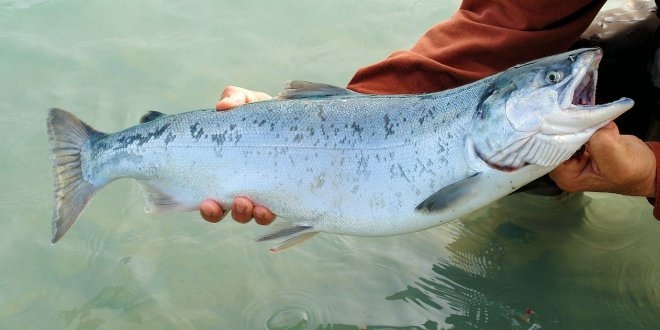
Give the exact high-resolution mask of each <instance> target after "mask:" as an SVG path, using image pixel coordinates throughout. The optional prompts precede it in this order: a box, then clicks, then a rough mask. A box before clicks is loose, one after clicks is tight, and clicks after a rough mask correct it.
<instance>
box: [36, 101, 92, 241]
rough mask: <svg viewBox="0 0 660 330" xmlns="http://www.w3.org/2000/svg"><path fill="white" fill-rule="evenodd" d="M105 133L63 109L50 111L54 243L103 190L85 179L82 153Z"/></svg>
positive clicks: (49, 134) (49, 132)
mask: <svg viewBox="0 0 660 330" xmlns="http://www.w3.org/2000/svg"><path fill="white" fill-rule="evenodd" d="M102 134H103V133H100V132H98V131H96V130H95V129H93V128H91V127H90V126H88V125H87V124H85V123H83V122H82V121H81V120H80V119H78V118H76V116H74V115H73V114H71V113H69V112H66V111H64V110H60V109H50V110H49V112H48V140H49V142H50V148H51V158H52V160H53V174H54V176H55V208H54V211H53V239H52V243H53V244H55V242H57V241H58V240H59V239H60V238H62V236H64V234H65V233H66V232H67V231H68V230H69V228H71V226H72V225H73V223H74V222H76V220H77V219H78V217H79V216H80V213H81V212H82V211H83V209H84V208H85V205H87V203H88V202H89V200H90V199H91V198H92V196H94V194H95V193H96V192H97V191H98V189H100V187H96V186H94V185H93V184H92V183H90V182H88V181H86V180H85V178H84V177H83V173H82V162H83V160H82V159H81V154H82V153H83V152H84V147H85V146H86V145H87V143H88V142H90V140H91V139H92V137H94V136H96V135H102Z"/></svg>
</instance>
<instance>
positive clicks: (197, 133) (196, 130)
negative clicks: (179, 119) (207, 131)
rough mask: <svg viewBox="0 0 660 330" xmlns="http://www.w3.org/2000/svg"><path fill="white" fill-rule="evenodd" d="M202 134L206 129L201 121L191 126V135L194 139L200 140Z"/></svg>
mask: <svg viewBox="0 0 660 330" xmlns="http://www.w3.org/2000/svg"><path fill="white" fill-rule="evenodd" d="M202 134H204V129H203V128H202V127H201V125H200V124H199V123H195V124H194V125H192V126H190V136H191V137H192V138H193V139H195V140H197V141H199V139H200V138H201V137H202Z"/></svg>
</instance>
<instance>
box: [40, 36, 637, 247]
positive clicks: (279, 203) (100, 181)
mask: <svg viewBox="0 0 660 330" xmlns="http://www.w3.org/2000/svg"><path fill="white" fill-rule="evenodd" d="M601 57H602V53H601V51H600V50H599V49H579V50H575V51H571V52H567V53H563V54H559V55H554V56H550V57H546V58H542V59H539V60H536V61H532V62H529V63H526V64H522V65H518V66H515V67H513V68H510V69H508V70H505V71H502V72H500V73H497V74H495V75H492V76H489V77H486V78H484V79H482V80H479V81H476V82H474V83H472V84H469V85H465V86H463V87H459V88H455V89H451V90H446V91H442V92H437V93H430V94H422V95H386V96H384V95H365V94H359V93H355V92H352V91H349V90H347V89H344V88H341V87H335V86H330V85H325V84H318V83H310V82H302V81H293V82H290V83H288V85H287V87H286V89H285V90H284V92H282V93H281V94H280V95H279V96H278V97H277V98H276V99H273V100H270V101H263V102H255V103H251V104H246V105H243V106H240V107H237V108H236V109H234V110H231V111H223V112H216V111H214V110H213V109H210V110H199V111H191V112H185V113H181V114H175V115H165V114H162V113H157V112H151V113H149V114H148V115H145V117H143V119H142V122H141V123H140V124H139V125H136V126H133V127H130V128H127V129H125V130H122V131H119V132H116V133H103V132H100V131H97V130H95V129H94V128H92V127H90V126H89V125H87V124H85V123H84V122H82V121H81V120H80V119H78V118H76V117H75V116H74V115H73V114H71V113H69V112H66V111H63V110H59V109H51V110H50V112H49V114H48V120H47V126H48V136H49V140H50V145H51V151H52V159H53V172H54V177H55V203H54V204H55V205H54V215H53V221H52V224H53V239H52V242H53V243H55V242H57V241H58V240H59V239H60V238H61V237H62V235H64V234H65V233H66V232H67V231H68V230H69V229H70V227H71V226H72V225H73V223H74V222H75V221H76V219H78V217H79V216H80V214H81V212H82V211H83V209H84V208H85V206H86V205H87V204H88V202H89V201H90V199H91V198H92V197H93V196H94V194H95V193H96V192H97V191H99V190H100V189H101V188H103V187H104V186H105V185H107V184H108V183H110V182H112V181H114V180H116V179H119V178H133V179H135V180H137V181H138V182H139V183H140V184H141V185H142V186H143V187H144V190H145V193H146V197H147V198H146V199H147V204H148V208H147V209H148V210H149V211H152V212H162V211H190V210H196V209H198V206H199V204H200V202H201V201H202V200H205V199H212V200H215V201H218V202H220V203H221V205H222V206H223V207H224V208H225V209H230V206H231V203H232V201H233V200H234V199H235V198H236V197H239V196H244V197H248V198H249V199H251V200H252V201H253V202H254V203H255V204H258V205H263V206H266V207H268V208H269V209H270V210H272V211H273V213H275V214H276V215H277V217H278V220H277V222H282V223H284V225H283V226H272V227H271V228H274V230H272V232H269V233H267V234H265V235H263V236H261V237H259V238H258V240H259V241H264V240H276V242H278V243H276V245H275V246H274V247H273V251H279V250H281V249H284V248H287V247H289V246H292V245H294V244H296V243H299V242H301V241H303V240H304V239H307V238H309V237H311V236H312V235H314V234H316V233H319V232H325V233H332V234H344V235H358V236H387V235H396V234H404V233H410V232H414V231H419V230H423V229H426V228H430V227H434V226H437V225H439V224H442V223H445V222H447V221H450V220H454V219H457V218H460V217H462V216H465V215H467V214H469V213H471V212H474V211H475V210H478V209H480V208H482V207H484V206H486V205H488V204H490V203H492V202H494V201H497V200H498V199H500V198H502V197H504V196H506V195H508V194H510V193H511V192H513V191H515V190H516V189H518V188H520V187H521V186H523V185H525V184H527V183H529V182H531V181H532V180H534V179H536V178H538V177H540V176H542V175H544V174H546V173H548V172H550V171H551V170H552V169H554V168H555V167H556V166H558V165H559V164H560V163H562V162H563V161H565V160H566V159H568V158H569V157H570V156H571V155H572V154H573V153H574V152H575V151H576V150H578V149H579V148H580V147H581V146H582V145H583V144H584V143H585V142H586V141H588V139H589V138H590V137H591V135H592V134H593V133H594V132H595V131H596V130H598V129H599V128H600V127H602V126H604V125H606V124H607V123H609V122H610V121H611V120H613V119H614V118H616V117H617V116H619V115H620V114H622V113H623V112H625V111H626V110H628V109H629V108H631V107H632V105H633V101H632V100H630V99H628V98H622V99H620V100H617V101H614V102H612V103H608V104H602V105H595V104H594V103H595V91H596V80H597V68H598V63H599V61H600V59H601Z"/></svg>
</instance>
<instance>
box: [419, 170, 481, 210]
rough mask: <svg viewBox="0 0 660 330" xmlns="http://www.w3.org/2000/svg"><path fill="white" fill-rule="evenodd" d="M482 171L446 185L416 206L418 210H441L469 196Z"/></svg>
mask: <svg viewBox="0 0 660 330" xmlns="http://www.w3.org/2000/svg"><path fill="white" fill-rule="evenodd" d="M480 176H481V173H480V172H479V173H475V174H473V175H471V176H469V177H467V178H465V179H463V180H461V181H458V182H455V183H453V184H451V185H449V186H446V187H444V188H442V189H440V190H438V191H436V192H435V193H433V194H432V195H431V196H429V197H428V198H426V199H425V200H424V201H423V202H421V203H419V205H417V207H415V210H416V211H419V212H423V213H434V212H441V211H443V210H444V209H446V208H447V207H449V206H451V205H452V204H454V203H455V202H456V201H458V200H459V199H461V198H465V197H467V196H468V195H469V194H470V192H472V191H473V188H474V186H475V185H476V184H477V182H479V178H480Z"/></svg>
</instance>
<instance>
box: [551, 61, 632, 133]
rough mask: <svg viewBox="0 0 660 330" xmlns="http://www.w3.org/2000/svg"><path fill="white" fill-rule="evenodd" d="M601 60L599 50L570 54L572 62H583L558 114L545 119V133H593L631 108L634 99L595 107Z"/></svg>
mask: <svg viewBox="0 0 660 330" xmlns="http://www.w3.org/2000/svg"><path fill="white" fill-rule="evenodd" d="M602 57H603V53H602V51H601V50H600V49H598V48H596V49H587V50H584V51H583V52H581V53H579V54H573V55H570V57H569V59H570V60H572V61H578V62H583V63H582V64H581V65H577V70H576V71H577V72H574V73H573V76H574V78H573V79H571V80H570V81H569V82H568V83H567V84H566V85H565V89H564V91H563V93H562V94H563V95H560V99H559V100H560V102H559V108H560V109H559V111H556V112H553V113H548V114H546V115H545V116H544V118H543V119H544V122H545V125H544V126H543V128H542V132H543V133H544V134H549V135H565V134H576V133H579V132H585V131H590V132H593V131H595V130H597V129H599V128H601V127H603V126H605V125H607V124H608V123H609V122H610V121H612V120H614V119H615V118H617V117H618V116H620V115H621V114H623V113H624V112H626V111H627V110H628V109H630V108H632V106H633V105H634V102H633V100H631V99H629V98H625V97H624V98H620V99H618V100H615V101H613V102H610V103H604V104H596V84H597V82H598V64H599V63H600V60H601V58H602Z"/></svg>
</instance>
